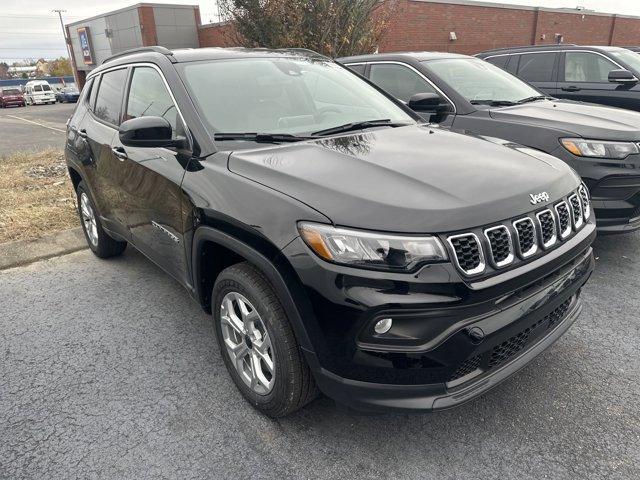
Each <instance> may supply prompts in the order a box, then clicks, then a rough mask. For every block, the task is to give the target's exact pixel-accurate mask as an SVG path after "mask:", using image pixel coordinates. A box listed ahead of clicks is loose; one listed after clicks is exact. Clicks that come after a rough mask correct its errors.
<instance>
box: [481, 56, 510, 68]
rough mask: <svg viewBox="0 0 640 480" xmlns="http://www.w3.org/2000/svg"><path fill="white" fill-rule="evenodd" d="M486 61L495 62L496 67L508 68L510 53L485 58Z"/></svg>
mask: <svg viewBox="0 0 640 480" xmlns="http://www.w3.org/2000/svg"><path fill="white" fill-rule="evenodd" d="M485 61H487V62H489V63H492V64H494V65H495V66H496V67H500V68H502V69H503V70H506V69H507V62H508V61H509V56H508V55H502V56H500V57H489V58H485Z"/></svg>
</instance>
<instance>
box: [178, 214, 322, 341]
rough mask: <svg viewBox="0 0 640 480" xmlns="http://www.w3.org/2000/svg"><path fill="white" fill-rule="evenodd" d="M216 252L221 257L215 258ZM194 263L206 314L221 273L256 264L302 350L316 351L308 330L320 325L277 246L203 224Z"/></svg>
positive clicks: (195, 245)
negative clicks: (257, 243)
mask: <svg viewBox="0 0 640 480" xmlns="http://www.w3.org/2000/svg"><path fill="white" fill-rule="evenodd" d="M214 252H215V255H216V257H219V258H215V257H213V254H214ZM191 261H192V266H193V281H194V283H193V285H194V287H195V288H194V290H195V294H196V298H197V300H198V301H199V302H200V304H201V305H202V307H203V308H204V309H205V310H206V311H211V298H210V295H211V289H212V288H213V284H214V283H215V279H216V278H217V276H218V275H219V274H220V272H222V270H224V269H225V268H227V267H228V266H231V265H234V264H235V263H239V262H242V261H247V262H249V263H251V264H252V265H254V266H255V267H256V268H258V269H259V270H260V271H261V272H262V273H263V274H264V275H265V277H266V278H267V280H268V281H269V283H270V284H271V286H272V287H273V289H274V291H275V294H276V296H277V297H278V300H280V303H281V304H282V307H283V308H284V311H285V313H286V314H287V318H288V319H289V321H290V322H291V325H292V327H293V331H294V333H295V335H296V339H297V341H298V343H299V344H300V347H301V348H302V349H303V350H305V351H306V352H307V353H313V352H314V351H315V349H314V347H313V344H312V342H311V339H310V331H309V330H310V329H311V330H313V329H315V327H314V326H317V322H316V321H315V315H314V314H313V309H312V306H311V302H310V301H309V299H308V297H307V295H306V293H305V291H304V287H303V286H302V283H301V281H300V279H299V278H298V276H297V274H296V273H295V270H294V269H293V267H292V266H291V264H290V263H289V262H288V260H287V259H286V258H285V257H284V255H283V254H282V253H281V252H280V251H279V250H278V249H277V248H276V247H275V246H274V245H271V244H268V245H265V244H264V242H262V243H261V244H260V246H258V245H250V244H249V243H247V242H245V241H243V240H240V239H238V238H237V237H235V236H233V235H232V234H230V233H228V232H225V231H222V230H220V229H217V228H213V227H210V226H207V225H202V226H199V227H198V228H197V229H196V230H195V232H194V235H193V248H192V251H191ZM303 319H304V320H303Z"/></svg>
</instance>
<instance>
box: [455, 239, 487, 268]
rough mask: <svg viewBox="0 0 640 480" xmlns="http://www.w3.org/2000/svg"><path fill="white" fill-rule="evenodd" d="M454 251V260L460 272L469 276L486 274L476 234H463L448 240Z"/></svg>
mask: <svg viewBox="0 0 640 480" xmlns="http://www.w3.org/2000/svg"><path fill="white" fill-rule="evenodd" d="M447 241H448V242H449V245H450V246H451V248H452V249H453V252H454V254H455V255H454V259H455V261H456V264H457V266H458V268H459V269H460V270H462V271H463V272H464V273H465V274H467V275H477V274H479V273H482V272H484V267H485V263H484V256H483V254H482V247H481V246H480V240H479V239H478V237H477V236H476V234H474V233H463V234H461V235H453V236H451V237H448V238H447Z"/></svg>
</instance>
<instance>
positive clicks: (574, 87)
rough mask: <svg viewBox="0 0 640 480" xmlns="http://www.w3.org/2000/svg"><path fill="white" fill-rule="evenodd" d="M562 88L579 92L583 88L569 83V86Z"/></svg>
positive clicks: (566, 90)
mask: <svg viewBox="0 0 640 480" xmlns="http://www.w3.org/2000/svg"><path fill="white" fill-rule="evenodd" d="M562 90H564V91H565V92H579V91H580V90H582V89H581V88H580V87H576V86H575V85H569V86H568V87H562Z"/></svg>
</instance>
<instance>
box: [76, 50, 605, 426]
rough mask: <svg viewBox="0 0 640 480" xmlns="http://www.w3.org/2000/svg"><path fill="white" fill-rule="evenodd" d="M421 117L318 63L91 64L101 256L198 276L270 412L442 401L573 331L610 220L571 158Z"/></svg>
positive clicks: (257, 402)
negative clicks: (317, 402)
mask: <svg viewBox="0 0 640 480" xmlns="http://www.w3.org/2000/svg"><path fill="white" fill-rule="evenodd" d="M418 119H419V117H418V116H416V115H415V114H414V113H413V112H411V110H409V109H407V108H406V107H404V106H403V105H402V104H401V103H399V102H396V101H395V100H393V99H391V98H390V97H388V96H387V95H386V94H384V93H382V92H381V91H380V90H379V89H377V88H376V87H374V86H372V85H370V84H368V83H367V82H366V81H364V80H362V79H361V78H360V77H358V76H357V75H355V74H353V73H352V72H350V71H349V70H348V69H346V68H344V67H342V66H340V65H338V64H336V63H334V62H333V61H331V60H329V59H327V58H325V57H322V56H319V55H317V54H313V53H305V52H300V51H286V50H285V51H269V50H243V49H197V50H179V51H173V52H171V51H168V50H166V49H163V48H160V47H155V48H147V49H145V50H143V51H137V52H128V53H125V54H121V55H119V56H117V57H115V58H112V59H110V60H108V61H106V62H105V64H104V65H102V66H101V67H99V68H97V69H96V70H94V71H93V72H91V74H90V75H89V77H88V80H87V85H86V86H85V88H84V90H83V93H82V97H81V98H80V100H79V102H78V106H77V108H76V110H75V112H74V114H73V117H72V118H71V119H70V122H69V126H68V137H67V146H66V156H67V162H68V166H69V174H70V176H71V180H72V182H73V186H74V188H75V190H76V192H77V195H78V205H79V214H80V217H81V221H82V225H83V227H84V230H85V233H86V236H87V241H88V243H89V246H90V247H91V249H92V250H93V252H94V253H95V254H96V255H97V256H99V257H102V258H105V257H109V256H113V255H117V254H120V253H122V252H123V250H124V249H125V247H126V245H127V243H131V244H132V245H134V246H135V247H136V248H137V249H139V250H140V251H141V252H143V253H144V254H145V255H146V256H148V257H149V258H150V259H151V260H153V261H154V262H156V263H157V264H158V265H160V266H161V267H162V268H163V269H165V270H166V271H167V272H168V273H170V274H171V275H173V277H175V278H176V279H177V280H178V281H179V282H180V283H181V284H183V285H184V286H185V287H186V288H187V290H188V291H189V292H190V293H191V295H192V296H193V297H194V298H195V299H196V300H197V301H198V302H200V304H201V305H202V306H203V308H204V309H205V310H207V311H210V312H212V313H213V318H214V325H215V331H216V333H217V338H218V342H219V344H220V348H221V351H222V355H223V358H224V361H225V363H226V365H227V367H228V369H229V372H230V374H231V376H232V378H233V380H234V382H235V383H236V385H237V386H238V388H239V389H240V391H241V392H242V393H243V395H244V396H245V397H246V398H247V399H248V400H249V401H250V402H251V403H252V404H253V405H254V406H256V407H257V408H258V409H260V410H261V411H263V412H265V413H266V414H268V415H271V416H282V415H286V414H287V413H290V412H292V411H294V410H295V409H297V408H300V407H301V406H303V405H304V404H306V403H307V402H309V401H310V400H312V399H313V398H314V396H315V395H316V392H317V388H318V387H319V389H320V390H321V391H323V392H325V393H326V394H327V395H329V396H331V397H333V398H335V399H336V400H337V401H339V402H343V403H345V404H348V405H351V406H354V407H359V408H363V409H380V408H382V409H386V408H396V409H401V410H414V409H415V410H420V409H441V408H446V407H450V406H454V405H457V404H459V403H462V402H464V401H466V400H469V399H471V398H473V397H475V396H477V395H479V394H481V393H483V392H485V391H486V390H488V389H489V388H491V387H493V386H495V385H496V384H497V383H499V382H500V381H502V380H504V379H505V378H507V377H508V376H510V375H511V374H513V373H514V372H515V371H517V370H518V369H520V368H521V367H523V366H524V365H525V364H527V363H528V362H530V361H531V360H532V359H533V358H534V357H535V356H536V355H537V354H539V353H540V352H541V351H543V350H544V349H545V348H547V347H548V346H549V345H551V344H552V343H553V342H555V341H556V340H557V339H558V338H559V337H560V336H561V335H562V334H563V333H564V332H565V331H566V330H567V329H568V328H569V326H570V325H571V324H572V323H573V321H574V320H575V319H576V317H577V315H578V313H579V311H580V309H581V302H580V289H581V287H582V286H583V284H584V283H585V282H586V281H587V278H588V277H589V275H590V274H591V272H592V269H593V254H592V249H591V243H592V241H593V239H594V236H595V225H594V221H593V215H591V209H590V204H589V197H588V193H587V189H586V188H585V187H584V186H583V185H582V184H581V183H580V178H579V177H578V176H577V175H576V174H575V173H574V172H572V171H571V169H570V168H569V167H567V166H566V165H565V164H564V163H562V162H560V161H559V160H557V159H554V158H552V157H549V156H547V155H545V154H543V153H537V152H532V151H530V150H529V151H526V152H527V153H521V152H518V151H517V150H518V147H517V146H514V145H511V146H505V145H500V144H496V143H493V142H490V141H486V140H481V139H477V138H473V137H470V136H465V135H459V134H455V133H451V132H448V131H445V130H441V129H438V128H434V127H431V126H428V125H425V124H422V123H420V122H419V121H418ZM159 300H160V301H162V300H161V299H159Z"/></svg>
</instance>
